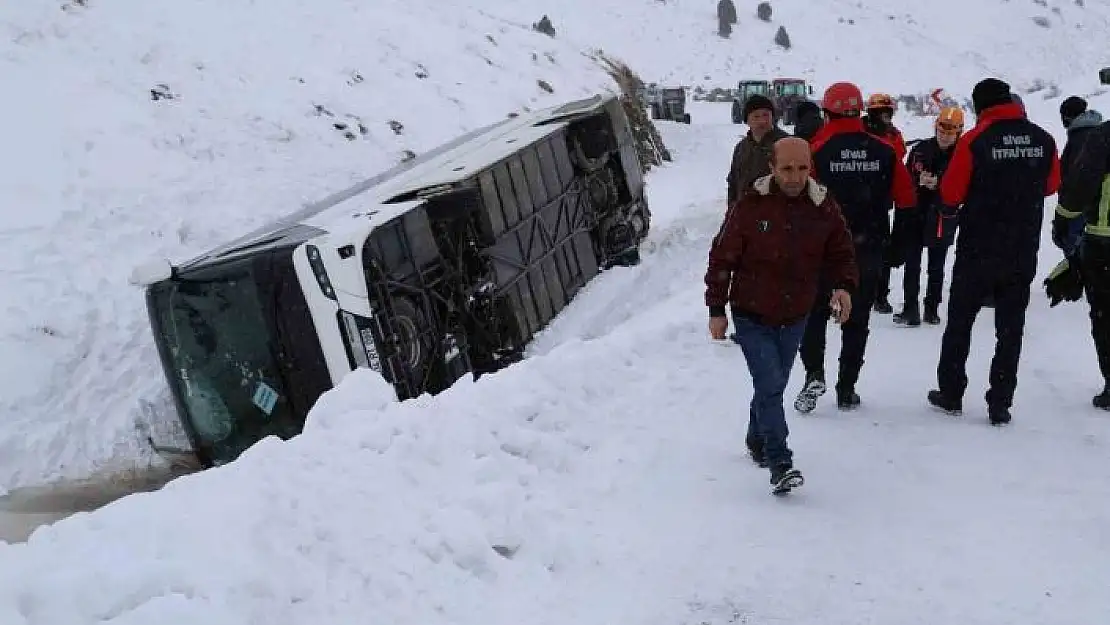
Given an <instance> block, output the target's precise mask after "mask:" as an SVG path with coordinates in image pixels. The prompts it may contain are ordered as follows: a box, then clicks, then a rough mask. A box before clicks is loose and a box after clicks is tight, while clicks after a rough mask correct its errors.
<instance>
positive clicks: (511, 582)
mask: <svg viewBox="0 0 1110 625" xmlns="http://www.w3.org/2000/svg"><path fill="white" fill-rule="evenodd" d="M1054 106H1055V104H1054V103H1052V102H1048V103H1039V102H1034V103H1031V105H1030V109H1031V112H1032V113H1033V115H1034V116H1040V117H1041V119H1044V120H1045V122H1046V125H1049V126H1050V127H1052V126H1051V125H1052V123H1053V121H1054V118H1053V117H1050V116H1049V113H1051V112H1052V108H1054ZM714 117H716V119H717V121H716V123H703V124H695V125H693V126H690V127H686V126H681V125H678V124H669V123H668V124H663V125H662V126H663V128H662V130H663V132H664V133H665V138H666V140H667V141H668V144H669V146H670V147H671V149H672V150H673V151H674V152H675V156H676V163H675V164H674V165H671V166H668V167H665V168H663V169H661V170H658V171H656V172H653V173H652V174H651V175H650V182H649V184H650V187H649V193H650V201H651V203H652V207H653V209H654V210H655V214H656V222H655V229H654V232H653V234H652V236H651V242H650V244H649V246H648V247H649V251H648V253H647V254H646V255H645V259H644V262H643V264H642V265H640V266H638V267H635V268H622V269H618V270H614V271H612V272H609V273H607V274H605V275H603V276H601V277H600V278H599V279H597V280H596V281H594V282H593V283H591V284H590V285H589V287H588V289H587V290H586V292H584V293H582V294H581V295H580V296H579V297H578V298H577V299H576V300H575V302H574V303H573V304H572V305H571V306H570V307H569V308H568V309H567V311H566V312H565V314H564V315H562V316H561V317H560V318H559V320H558V321H557V322H556V323H555V324H554V325H553V326H552V327H551V329H550V331H549V332H548V333H547V334H546V335H544V336H543V337H541V339H540V340H538V341H537V343H536V344H535V346H534V354H533V356H532V357H531V358H529V359H527V360H526V361H524V362H522V363H520V364H517V365H514V366H513V367H510V368H509V369H506V370H504V371H502V372H500V373H498V374H496V375H493V376H489V377H487V378H483V380H482V381H481V382H479V383H468V382H461V383H459V384H458V385H457V386H455V387H454V388H452V389H450V390H449V391H447V392H445V393H443V394H441V395H439V396H437V397H434V398H430V397H424V398H421V399H418V400H414V401H410V402H405V403H403V404H398V403H395V402H393V401H392V399H391V398H390V397H391V392H390V391H389V390H388V388H386V387H384V384H383V383H382V382H381V381H380V379H379V378H376V377H375V376H373V375H372V374H370V373H369V372H363V371H360V372H356V373H355V374H352V375H351V376H349V377H348V378H347V379H346V380H345V381H344V382H343V384H341V385H340V387H339V388H338V389H336V390H335V391H333V392H331V393H329V394H327V395H325V396H324V398H322V399H321V401H320V402H319V403H318V405H317V407H316V408H315V409H314V411H313V413H312V415H311V417H310V423H309V425H308V428H307V431H306V433H305V434H304V435H302V436H300V437H297V438H296V439H293V440H292V441H289V442H279V441H277V440H272V439H271V440H267V441H264V442H263V443H261V444H259V445H258V446H256V447H255V448H253V449H251V450H249V451H248V452H247V453H246V454H245V455H244V456H243V457H242V458H241V459H240V460H239V461H237V462H235V463H233V464H231V465H228V466H225V467H222V468H219V469H215V470H211V471H208V472H205V473H201V474H197V475H193V476H189V477H185V478H181V479H178V480H176V481H174V482H172V483H171V484H170V485H169V486H168V487H166V488H165V489H164V490H162V491H160V492H158V493H153V494H142V495H136V496H132V497H128V498H125V499H123V500H120V501H117V502H115V503H112V504H110V505H108V506H107V507H105V508H103V509H101V510H99V511H97V512H95V513H92V514H84V513H82V514H78V515H75V516H74V517H71V518H69V519H66V520H64V521H61V522H59V523H57V524H56V525H54V526H52V527H46V528H41V529H39V530H38V531H37V532H36V533H35V534H34V535H33V536H32V537H31V539H30V541H29V542H28V543H27V544H22V545H12V546H0V622H2V623H4V624H5V625H9V624H10V625H55V624H56V625H84V624H90V625H91V624H93V623H96V624H98V625H105V624H110V625H133V624H134V625H138V624H140V623H141V624H146V623H154V622H157V623H163V624H165V625H176V624H179V623H180V624H185V623H194V622H197V621H201V620H203V621H204V622H207V623H212V624H214V625H223V624H228V625H231V624H236V625H238V624H243V623H267V624H274V625H294V624H297V625H300V624H305V625H308V624H312V625H329V624H335V625H341V624H342V625H346V624H349V623H352V622H356V621H357V622H362V621H365V620H367V619H368V618H370V619H373V620H375V621H381V622H388V623H396V624H398V625H405V624H409V623H411V624H414V625H415V624H420V625H427V624H429V623H455V624H469V623H474V624H476V625H477V624H479V623H480V624H482V625H499V624H502V623H505V624H509V623H512V624H514V625H515V624H519V623H535V624H537V625H546V624H552V625H556V624H558V625H566V624H568V623H574V624H576V625H592V624H597V625H603V624H610V623H643V624H650V625H654V624H659V625H664V624H666V625H675V624H679V625H684V624H689V625H694V624H699V625H701V624H708V625H724V624H725V623H753V624H756V623H758V624H771V623H791V624H798V625H807V624H813V625H818V624H820V625H834V624H845V625H847V624H852V625H858V624H860V623H899V624H906V625H911V624H917V623H920V624H923V625H924V624H928V625H933V624H935V623H957V622H958V623H962V624H966V625H977V624H991V625H1001V624H1009V623H1022V624H1023V625H1024V624H1028V625H1035V624H1053V625H1060V624H1063V623H1096V622H1100V621H1101V620H1102V619H1103V618H1104V615H1105V614H1107V613H1110V596H1107V594H1106V593H1105V582H1106V562H1107V558H1108V557H1110V543H1108V542H1107V540H1106V527H1107V525H1108V523H1110V507H1108V506H1107V504H1106V502H1107V501H1110V482H1107V480H1106V477H1105V476H1106V471H1105V466H1106V458H1107V453H1108V449H1110V420H1108V419H1107V418H1106V416H1105V415H1104V414H1103V413H1096V412H1094V411H1092V410H1091V409H1090V408H1088V401H1089V396H1090V395H1091V394H1092V393H1093V392H1094V391H1095V390H1096V389H1095V378H1096V377H1097V374H1095V373H1094V372H1095V361H1094V355H1093V353H1092V350H1091V348H1090V347H1089V341H1088V339H1087V338H1086V333H1087V330H1086V327H1087V326H1086V321H1085V310H1084V309H1085V307H1084V305H1083V304H1072V305H1063V306H1061V307H1058V308H1056V309H1052V310H1049V309H1048V307H1047V304H1046V303H1045V300H1044V298H1043V297H1034V301H1033V304H1032V305H1031V308H1030V317H1029V331H1028V333H1027V336H1026V350H1025V360H1024V363H1023V369H1022V372H1021V382H1020V386H1019V390H1018V397H1017V405H1016V406H1015V421H1014V423H1013V424H1012V425H1011V426H1010V427H1008V428H1005V429H998V428H992V427H990V426H988V425H987V423H986V419H985V416H984V415H982V414H979V413H978V412H977V405H976V404H977V401H976V400H977V399H978V396H979V394H980V393H981V391H982V389H983V384H984V382H985V376H986V370H987V361H988V359H989V354H988V352H987V348H988V345H989V342H990V341H989V335H990V328H989V325H990V321H991V319H990V318H991V315H990V313H989V311H988V312H987V313H986V314H985V315H984V316H983V319H982V321H981V322H980V326H981V327H980V329H979V335H978V337H977V346H978V349H977V351H976V353H975V354H974V355H973V357H972V359H971V365H970V367H971V368H970V374H971V388H970V390H969V393H968V398H967V399H968V401H967V411H966V413H967V414H966V415H965V416H964V417H963V418H959V419H953V418H950V417H945V416H941V415H937V414H935V413H933V412H930V411H929V410H928V409H926V408H925V406H924V393H925V391H926V390H927V389H928V388H930V386H931V384H932V382H933V378H934V370H935V365H936V357H937V349H938V343H939V337H940V332H941V329H940V328H932V327H922V328H917V329H902V328H895V327H894V326H893V325H892V323H891V321H890V317H889V316H882V317H877V318H876V320H875V323H874V330H873V333H872V339H871V343H870V350H869V357H868V363H867V365H866V366H865V369H864V373H863V378H862V380H861V386H860V392H861V394H862V396H863V399H864V406H863V407H862V408H861V409H860V410H859V411H857V412H854V413H847V414H842V413H839V412H837V411H836V410H835V408H834V407H833V406H832V405H831V404H830V402H828V401H826V402H825V403H824V404H822V405H821V406H819V407H818V409H817V411H815V412H814V413H813V414H812V415H810V416H806V417H800V416H796V415H793V414H791V415H790V416H789V419H790V425H791V428H792V445H793V447H794V449H795V452H796V454H797V455H796V459H797V463H798V466H799V467H800V468H801V469H802V470H803V471H805V472H806V475H807V478H808V479H807V484H806V486H805V487H804V488H803V489H802V490H801V491H798V492H796V493H794V494H792V495H791V496H790V497H789V498H787V499H779V498H774V497H771V496H770V495H768V494H767V491H768V484H767V472H766V470H762V469H758V468H756V467H755V466H754V465H752V464H751V463H750V461H749V460H747V458H746V457H745V455H744V454H743V435H744V427H745V420H746V418H747V404H748V400H749V394H748V393H749V389H750V384H749V381H748V375H747V372H746V370H745V368H744V364H743V359H742V356H741V353H740V350H739V349H736V348H734V347H728V346H723V345H717V344H711V343H710V342H709V341H708V339H707V338H706V328H705V309H704V306H703V305H702V302H701V294H702V290H703V287H702V285H701V282H700V280H701V274H702V272H703V270H704V263H705V254H706V249H707V246H708V243H709V240H710V238H711V237H712V236H713V234H714V233H715V232H716V229H717V226H718V225H719V220H720V217H721V214H722V212H723V205H722V197H723V186H724V180H723V179H724V168H725V167H727V157H728V154H729V151H730V150H731V148H732V142H733V140H734V139H735V138H736V136H737V135H738V133H739V130H740V127H738V126H732V125H730V124H728V123H727V119H728V107H727V105H713V104H707V105H700V106H697V107H696V108H695V109H694V119H696V120H705V121H706V122H709V121H710V120H712V119H713V118H714ZM900 121H903V122H904V123H903V128H904V130H905V132H906V135H907V137H917V136H923V135H924V134H926V133H927V132H928V124H927V121H926V122H924V123H923V122H922V121H921V120H915V121H913V122H910V123H905V120H900ZM1053 129H1054V130H1056V129H1058V126H1055V127H1054V128H1053ZM1047 247H1048V246H1047V245H1046V249H1045V250H1044V252H1043V253H1042V273H1044V272H1045V271H1047V267H1048V265H1050V264H1051V263H1053V262H1055V260H1056V257H1055V254H1054V253H1053V252H1052V250H1050V249H1047ZM895 275H896V278H895V285H894V287H895V294H897V293H898V292H899V291H898V279H899V277H900V276H899V274H897V273H896V274H895ZM894 299H895V301H897V300H898V299H899V298H898V296H897V295H895V297H894ZM829 336H830V355H829V361H830V362H833V361H834V359H835V355H834V354H835V353H836V349H838V346H839V341H838V333H837V332H836V331H830V333H829ZM795 373H796V376H795V378H794V380H793V382H792V384H791V387H790V388H791V390H795V389H797V388H798V385H799V383H800V380H799V379H798V377H797V373H798V372H797V371H796V372H795Z"/></svg>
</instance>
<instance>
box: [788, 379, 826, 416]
mask: <svg viewBox="0 0 1110 625" xmlns="http://www.w3.org/2000/svg"><path fill="white" fill-rule="evenodd" d="M826 390H828V387H826V386H825V374H824V372H820V371H815V372H813V373H806V383H805V384H804V385H803V386H802V390H800V391H798V396H797V397H796V398H795V399H794V410H797V411H798V412H800V413H802V414H809V413H811V412H813V409H814V408H816V407H817V398H818V397H820V396H822V395H824V394H825V391H826Z"/></svg>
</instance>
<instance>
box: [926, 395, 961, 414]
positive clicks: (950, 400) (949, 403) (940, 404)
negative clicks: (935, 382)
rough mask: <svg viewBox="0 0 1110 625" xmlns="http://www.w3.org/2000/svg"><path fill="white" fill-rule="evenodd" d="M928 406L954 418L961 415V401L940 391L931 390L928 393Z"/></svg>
mask: <svg viewBox="0 0 1110 625" xmlns="http://www.w3.org/2000/svg"><path fill="white" fill-rule="evenodd" d="M928 399H929V404H930V405H931V406H933V407H934V408H936V409H938V410H941V411H943V412H946V413H948V414H950V415H952V416H954V417H956V416H959V415H960V414H962V413H963V404H964V402H963V400H962V399H959V398H956V397H948V396H947V395H945V394H944V393H942V392H941V391H938V390H936V389H933V390H931V391H929V395H928Z"/></svg>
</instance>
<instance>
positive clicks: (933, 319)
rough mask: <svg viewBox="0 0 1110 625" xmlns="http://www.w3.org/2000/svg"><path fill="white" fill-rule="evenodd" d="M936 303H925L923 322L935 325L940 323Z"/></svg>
mask: <svg viewBox="0 0 1110 625" xmlns="http://www.w3.org/2000/svg"><path fill="white" fill-rule="evenodd" d="M939 308H940V306H938V305H936V304H925V323H927V324H929V325H931V326H935V325H940V314H939V311H938V309H939Z"/></svg>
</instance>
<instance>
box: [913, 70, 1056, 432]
mask: <svg viewBox="0 0 1110 625" xmlns="http://www.w3.org/2000/svg"><path fill="white" fill-rule="evenodd" d="M971 100H972V103H973V105H974V107H975V115H976V116H977V117H978V120H977V123H976V124H975V127H974V128H972V129H971V130H969V131H968V132H967V134H965V135H964V136H963V137H962V138H961V139H960V140H959V142H957V143H956V149H955V151H954V152H953V154H952V160H951V161H950V162H949V164H948V169H947V171H945V173H944V178H942V179H941V183H940V199H941V203H942V204H943V206H944V209H945V210H946V211H954V210H955V207H960V208H959V218H960V230H959V236H958V237H957V239H956V261H955V263H954V265H953V267H952V286H951V288H950V295H949V302H948V324H947V326H946V327H945V329H944V337H943V339H942V340H941V348H940V362H939V363H938V364H937V383H938V388H936V389H934V390H931V391H929V394H928V400H929V403H930V404H932V405H933V406H935V407H937V408H939V409H942V410H944V411H946V412H948V413H950V414H959V413H960V411H961V410H962V407H963V396H964V391H965V390H966V389H967V372H966V365H967V357H968V353H969V352H970V351H971V331H972V326H973V325H974V324H975V318H976V317H977V316H978V315H979V309H980V308H982V306H983V300H984V298H985V297H987V296H993V298H994V328H995V336H996V338H997V340H996V343H995V348H994V359H993V360H992V361H991V368H990V389H989V390H988V391H987V393H986V401H987V416H988V418H989V419H990V422H991V424H992V425H1002V424H1005V423H1009V422H1010V407H1011V406H1012V404H1013V400H1014V390H1015V389H1016V388H1017V370H1018V361H1019V360H1020V357H1021V340H1022V335H1023V334H1024V331H1025V310H1026V308H1028V306H1029V286H1030V284H1031V283H1032V282H1033V277H1034V276H1035V275H1036V273H1037V251H1038V250H1039V249H1040V243H1041V226H1042V225H1043V223H1044V199H1045V197H1046V196H1049V195H1052V194H1054V193H1056V191H1057V189H1058V188H1059V187H1060V160H1059V157H1058V156H1057V152H1056V142H1055V141H1054V140H1053V138H1052V135H1050V134H1049V133H1048V132H1046V131H1045V130H1044V129H1043V128H1041V127H1040V126H1038V125H1036V124H1034V123H1033V122H1031V121H1029V120H1028V119H1027V118H1026V117H1025V112H1024V110H1023V109H1022V106H1021V105H1020V104H1018V103H1017V102H1015V101H1013V99H1012V97H1011V94H1010V86H1009V85H1008V84H1006V83H1005V82H1002V81H1001V80H998V79H997V78H987V79H984V80H981V81H980V82H979V83H978V84H977V85H975V88H974V89H973V90H972V92H971Z"/></svg>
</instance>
